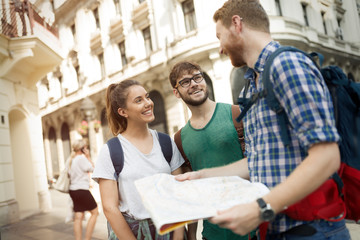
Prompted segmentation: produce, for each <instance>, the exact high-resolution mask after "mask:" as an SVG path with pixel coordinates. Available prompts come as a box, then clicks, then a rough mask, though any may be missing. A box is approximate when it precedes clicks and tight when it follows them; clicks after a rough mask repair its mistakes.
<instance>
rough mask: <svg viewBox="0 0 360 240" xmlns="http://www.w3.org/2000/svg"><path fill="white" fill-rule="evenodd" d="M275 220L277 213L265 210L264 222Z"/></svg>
mask: <svg viewBox="0 0 360 240" xmlns="http://www.w3.org/2000/svg"><path fill="white" fill-rule="evenodd" d="M274 218H275V213H274V211H273V210H272V209H265V210H264V211H263V213H262V219H263V220H264V221H271V220H273V219H274Z"/></svg>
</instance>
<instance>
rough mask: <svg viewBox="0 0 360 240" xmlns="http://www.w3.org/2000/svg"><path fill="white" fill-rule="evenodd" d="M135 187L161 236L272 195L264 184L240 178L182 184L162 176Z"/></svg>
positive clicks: (137, 183) (192, 181) (141, 182)
mask: <svg viewBox="0 0 360 240" xmlns="http://www.w3.org/2000/svg"><path fill="white" fill-rule="evenodd" d="M135 186H136V188H137V190H138V192H139V194H140V196H141V198H142V201H143V204H144V206H145V208H146V209H147V211H148V212H149V213H150V216H151V218H152V220H153V222H154V224H155V226H156V229H157V231H158V232H159V233H160V234H165V233H167V232H170V231H172V230H174V229H175V228H178V227H181V226H183V225H185V224H186V223H190V222H193V221H197V220H199V219H205V218H209V217H213V216H215V215H216V214H217V211H218V210H224V209H228V208H230V207H233V206H235V205H238V204H242V203H249V202H252V201H255V200H256V199H257V198H259V197H262V196H263V195H265V194H266V193H268V192H269V189H268V188H267V187H266V186H265V185H264V184H262V183H251V182H249V181H247V180H244V179H242V178H240V177H237V176H231V177H213V178H203V179H196V180H191V181H184V182H179V181H176V180H175V177H174V176H173V175H169V174H163V173H162V174H155V175H153V176H150V177H146V178H142V179H139V180H137V181H135Z"/></svg>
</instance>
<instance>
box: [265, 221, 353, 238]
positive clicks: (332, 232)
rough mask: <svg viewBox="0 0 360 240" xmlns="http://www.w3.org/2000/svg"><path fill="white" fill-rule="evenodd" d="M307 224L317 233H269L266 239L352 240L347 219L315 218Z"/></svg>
mask: <svg viewBox="0 0 360 240" xmlns="http://www.w3.org/2000/svg"><path fill="white" fill-rule="evenodd" d="M307 225H309V226H311V227H313V228H314V229H316V233H315V234H313V235H311V236H299V235H294V234H290V233H282V234H279V235H267V236H266V240H275V239H276V240H277V239H283V240H310V239H311V240H340V239H341V240H350V239H351V238H350V233H349V230H348V229H347V228H346V225H345V220H342V221H339V222H328V221H325V220H315V221H312V222H309V223H308V224H307Z"/></svg>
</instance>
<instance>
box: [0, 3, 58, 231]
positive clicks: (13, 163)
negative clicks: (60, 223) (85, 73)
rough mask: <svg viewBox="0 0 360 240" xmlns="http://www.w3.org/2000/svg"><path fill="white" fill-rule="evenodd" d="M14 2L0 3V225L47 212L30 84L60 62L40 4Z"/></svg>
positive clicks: (33, 89)
mask: <svg viewBox="0 0 360 240" xmlns="http://www.w3.org/2000/svg"><path fill="white" fill-rule="evenodd" d="M15 2H16V1H4V0H3V1H1V4H0V17H1V25H0V226H3V225H6V224H9V223H13V222H15V221H17V220H19V218H23V217H26V216H28V215H31V214H33V213H34V212H38V211H40V210H42V211H46V210H49V209H50V208H51V201H50V200H51V199H50V194H49V190H48V183H47V174H46V167H45V166H46V165H45V157H44V147H43V146H44V145H43V133H42V132H43V131H42V123H41V118H42V115H41V113H40V109H39V103H38V97H37V94H38V93H37V87H36V84H37V82H38V81H39V80H41V79H42V78H43V77H44V76H46V74H47V73H48V72H49V71H52V70H53V69H54V68H55V67H56V66H58V65H59V64H60V63H61V61H62V58H61V56H60V41H59V38H58V34H57V31H56V29H54V28H52V27H50V25H49V24H48V23H47V22H46V20H45V18H44V17H41V16H40V15H39V14H40V10H39V8H38V7H42V4H41V3H40V4H39V5H38V6H36V5H34V4H31V3H30V2H26V3H22V2H21V1H19V2H20V5H16V4H14V3H15Z"/></svg>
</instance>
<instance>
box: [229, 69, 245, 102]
mask: <svg viewBox="0 0 360 240" xmlns="http://www.w3.org/2000/svg"><path fill="white" fill-rule="evenodd" d="M247 70H248V67H241V68H234V69H233V70H232V71H231V74H230V84H231V92H232V97H233V103H234V104H238V98H239V94H240V92H241V90H242V89H243V88H244V86H245V79H244V75H245V73H246V71H247Z"/></svg>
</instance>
